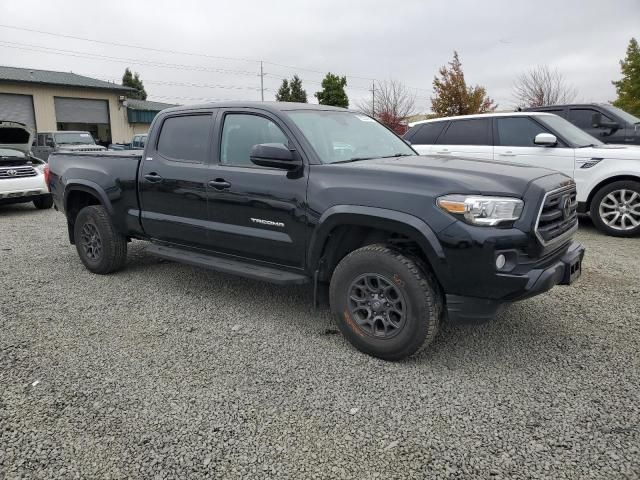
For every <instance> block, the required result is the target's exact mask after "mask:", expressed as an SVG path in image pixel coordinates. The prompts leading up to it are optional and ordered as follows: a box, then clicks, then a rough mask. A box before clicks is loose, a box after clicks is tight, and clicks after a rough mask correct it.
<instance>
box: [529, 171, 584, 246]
mask: <svg viewBox="0 0 640 480" xmlns="http://www.w3.org/2000/svg"><path fill="white" fill-rule="evenodd" d="M567 194H568V195H569V198H570V201H571V204H570V210H569V211H570V214H569V217H568V218H564V214H563V213H562V209H561V206H560V201H561V199H562V198H563V197H564V196H565V195H567ZM556 198H557V199H558V204H557V205H555V204H553V203H552V204H548V202H550V201H554V200H555V199H556ZM545 210H546V211H545ZM543 212H544V213H543ZM543 215H544V218H543ZM558 219H560V221H558ZM541 220H542V221H544V222H545V224H544V226H541V224H540V222H541ZM554 222H555V223H554ZM554 227H556V228H558V229H560V230H562V231H561V232H560V234H559V235H557V236H555V237H552V238H550V239H548V238H545V237H544V236H543V235H542V234H541V232H540V229H541V228H545V229H548V228H551V229H553V228H554ZM576 230H578V200H577V192H576V186H575V184H574V183H572V184H571V185H567V186H563V187H560V188H557V189H555V190H551V191H549V192H547V193H545V195H544V198H543V199H542V204H541V205H540V210H539V211H538V218H537V219H536V226H535V229H534V231H535V234H536V238H537V239H538V241H539V242H540V243H541V244H542V245H543V246H544V247H547V246H549V245H556V244H558V243H560V242H563V241H565V240H567V238H569V237H571V236H572V235H573V234H574V233H575V232H576Z"/></svg>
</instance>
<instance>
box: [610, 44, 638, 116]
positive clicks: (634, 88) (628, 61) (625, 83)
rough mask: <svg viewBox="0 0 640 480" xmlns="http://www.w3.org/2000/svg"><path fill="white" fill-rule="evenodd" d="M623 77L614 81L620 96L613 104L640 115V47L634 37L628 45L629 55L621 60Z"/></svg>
mask: <svg viewBox="0 0 640 480" xmlns="http://www.w3.org/2000/svg"><path fill="white" fill-rule="evenodd" d="M620 69H621V70H622V79H621V80H618V81H614V82H613V84H614V85H615V87H616V93H617V94H618V98H617V99H616V100H615V101H614V102H613V104H614V105H615V106H616V107H618V108H621V109H623V110H625V111H627V112H629V113H630V114H632V115H636V116H638V115H640V48H639V47H638V41H637V40H636V39H635V38H632V39H631V40H630V41H629V45H628V46H627V56H626V57H625V59H624V60H620Z"/></svg>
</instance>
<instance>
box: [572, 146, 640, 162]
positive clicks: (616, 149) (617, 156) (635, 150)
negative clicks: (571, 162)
mask: <svg viewBox="0 0 640 480" xmlns="http://www.w3.org/2000/svg"><path fill="white" fill-rule="evenodd" d="M591 158H609V159H612V160H640V145H615V144H611V145H599V146H597V147H585V148H576V160H579V159H591Z"/></svg>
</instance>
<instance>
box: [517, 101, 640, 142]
mask: <svg viewBox="0 0 640 480" xmlns="http://www.w3.org/2000/svg"><path fill="white" fill-rule="evenodd" d="M524 111H525V112H547V113H553V114H555V115H558V116H559V117H562V118H564V119H565V120H569V121H570V122H571V123H573V124H574V125H575V126H576V127H578V128H579V129H581V130H584V131H585V132H587V133H588V134H589V135H592V136H594V137H596V138H597V139H598V140H600V141H602V142H604V143H619V144H626V145H640V118H638V117H635V116H633V115H631V114H630V113H627V112H625V111H624V110H621V109H620V108H617V107H614V106H613V105H610V104H608V103H580V104H571V105H551V106H547V107H535V108H525V109H524Z"/></svg>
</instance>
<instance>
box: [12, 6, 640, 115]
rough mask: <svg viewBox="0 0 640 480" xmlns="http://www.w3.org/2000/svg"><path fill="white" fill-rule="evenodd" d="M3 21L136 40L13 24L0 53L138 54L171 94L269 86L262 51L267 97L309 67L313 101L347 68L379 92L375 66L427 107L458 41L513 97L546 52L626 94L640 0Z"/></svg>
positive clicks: (107, 67)
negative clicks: (330, 77)
mask: <svg viewBox="0 0 640 480" xmlns="http://www.w3.org/2000/svg"><path fill="white" fill-rule="evenodd" d="M0 24H2V25H5V26H13V27H19V28H24V29H31V30H40V31H46V32H51V33H56V34H61V35H66V36H74V37H82V38H87V39H93V40H99V41H102V42H109V43H118V44H127V45H130V47H126V46H116V45H109V44H103V43H96V42H89V41H84V40H80V39H72V38H65V37H62V36H53V35H47V34H43V33H36V32H33V31H31V32H30V31H24V30H16V29H10V28H6V27H0V65H9V66H16V67H26V68H37V69H46V70H60V71H73V72H76V73H79V74H83V75H88V76H93V77H95V78H102V79H108V80H118V81H119V80H120V79H121V77H122V72H123V71H124V68H125V66H127V65H128V66H130V67H131V68H132V69H133V70H135V71H138V72H140V75H141V77H142V80H143V81H144V82H145V86H146V90H147V92H148V94H149V99H155V100H158V101H164V102H170V103H182V104H186V103H198V102H201V101H205V100H223V99H251V100H255V99H259V98H260V91H259V87H260V77H259V75H258V73H259V71H260V65H259V63H258V62H256V61H248V60H263V61H264V62H265V64H264V71H265V73H266V75H265V77H264V86H265V89H266V91H265V100H273V97H274V94H275V90H277V87H278V85H279V83H280V82H281V80H282V78H284V77H285V76H292V75H293V74H294V73H297V74H298V75H299V76H300V77H301V78H302V79H303V85H304V87H305V89H306V90H307V94H308V95H309V97H310V101H314V99H313V92H315V91H317V90H318V89H319V86H320V85H319V84H320V81H321V79H322V77H323V76H324V75H323V73H324V72H327V71H332V72H335V73H339V74H346V75H347V77H348V83H349V89H348V94H349V97H350V99H351V103H352V104H353V103H355V101H356V100H357V99H358V98H362V97H365V96H368V95H370V93H368V89H370V88H371V80H370V79H378V80H384V79H389V78H394V79H397V80H400V81H402V82H403V83H405V84H406V85H407V86H409V87H411V88H412V89H413V90H412V91H413V92H414V93H415V95H416V97H417V106H418V110H420V111H422V112H425V111H428V110H429V97H430V95H431V86H432V81H433V76H434V75H435V74H436V72H437V70H438V68H439V67H440V66H441V65H443V64H445V63H446V62H448V61H449V60H450V59H451V57H452V53H453V50H457V51H458V52H459V54H460V58H461V60H462V65H463V68H464V72H465V76H466V80H467V83H470V84H480V85H483V86H485V87H486V88H487V92H488V94H489V95H490V96H491V97H492V98H494V99H495V100H496V101H497V102H498V103H499V104H500V108H510V107H512V106H513V104H514V100H513V96H512V89H513V82H514V79H515V77H516V76H517V75H518V74H519V73H521V72H523V71H525V70H527V69H528V68H531V67H532V66H535V65H539V64H548V65H550V66H551V67H553V68H557V69H558V70H559V71H560V72H561V73H562V74H563V75H564V76H565V78H566V79H567V81H568V83H571V84H573V85H574V86H575V87H576V88H577V91H578V97H577V98H576V100H577V101H608V100H612V99H614V98H615V89H614V88H613V86H612V85H611V80H613V79H617V78H619V76H620V68H619V64H618V62H619V60H620V59H621V58H623V57H624V54H625V50H626V47H627V44H628V41H629V39H630V38H631V37H633V36H635V37H636V38H640V0H611V1H609V2H605V1H602V0H597V1H592V0H582V1H578V0H575V1H572V0H555V1H547V0H535V1H534V0H530V1H528V2H525V1H506V0H505V1H502V0H500V1H498V0H495V1H494V0H485V1H483V2H478V1H474V0H460V1H456V0H447V1H420V0H417V1H412V0H402V1H398V0H395V1H390V0H387V1H347V0H342V1H334V0H323V1H313V2H312V1H307V0H286V1H273V2H268V1H264V0H258V1H254V0H234V1H208V2H207V1H200V2H195V1H186V0H180V1H172V2H170V1H158V0H155V1H147V2H143V1H131V0H129V1H119V0H110V1H108V2H87V1H81V2H80V1H78V2H76V1H64V2H63V1H58V2H54V1H30V0H21V1H20V2H1V4H0ZM134 47H150V48H156V49H158V50H172V51H180V52H190V53H193V54H195V55H186V54H182V53H169V52H165V51H149V50H144V49H140V48H134ZM106 57H108V58H106ZM216 57H226V58H216ZM242 59H247V60H242ZM275 64H278V65H275ZM290 67H293V68H290ZM358 77H361V78H358ZM194 84H195V85H197V86H193V85H194Z"/></svg>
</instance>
